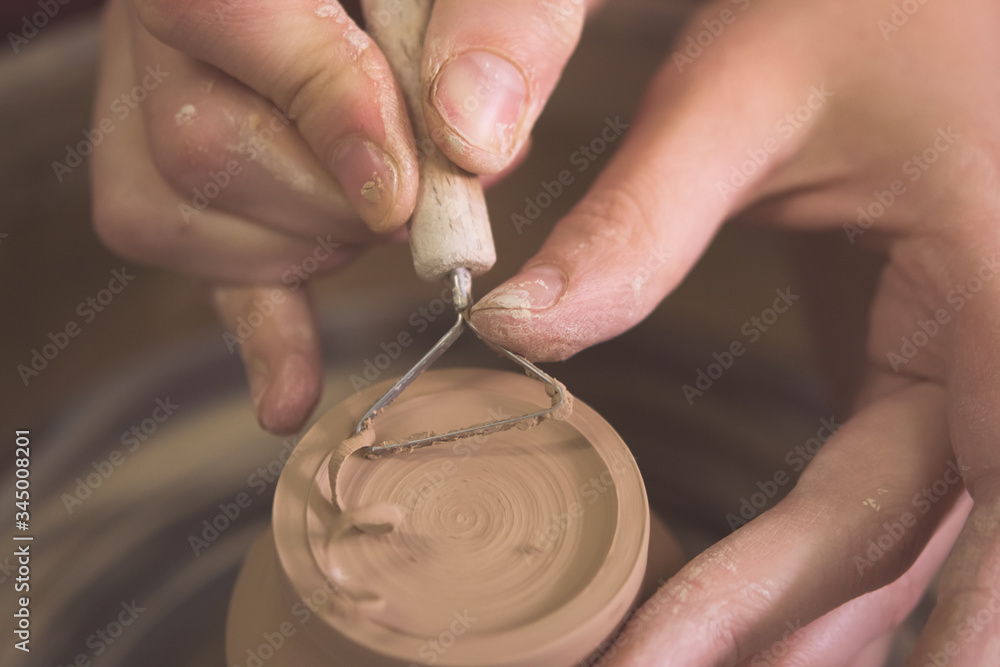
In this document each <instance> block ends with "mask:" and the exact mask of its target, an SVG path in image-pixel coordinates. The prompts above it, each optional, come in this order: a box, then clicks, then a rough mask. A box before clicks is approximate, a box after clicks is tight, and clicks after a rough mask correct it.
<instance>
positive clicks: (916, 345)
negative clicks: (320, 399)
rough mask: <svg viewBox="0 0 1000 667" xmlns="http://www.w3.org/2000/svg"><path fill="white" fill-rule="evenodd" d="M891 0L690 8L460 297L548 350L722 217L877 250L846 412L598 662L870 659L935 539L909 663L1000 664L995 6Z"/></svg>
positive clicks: (621, 320) (594, 333)
mask: <svg viewBox="0 0 1000 667" xmlns="http://www.w3.org/2000/svg"><path fill="white" fill-rule="evenodd" d="M902 4H906V3H899V2H897V0H817V1H816V2H807V3H804V2H792V1H790V0H753V1H752V2H751V0H716V1H714V2H710V3H707V4H705V5H702V6H701V7H700V9H699V12H698V14H697V15H696V16H695V17H694V19H693V20H692V21H691V23H690V27H689V30H688V31H687V33H686V34H683V35H681V37H680V39H679V41H678V43H677V47H676V49H677V51H676V52H675V55H680V56H681V58H680V59H678V58H676V57H675V58H672V59H668V61H667V62H666V64H665V65H664V68H663V70H662V72H661V73H660V74H659V75H658V76H657V77H656V79H655V80H654V81H653V83H652V85H651V87H650V91H649V93H648V95H647V98H646V101H645V104H644V107H643V109H642V110H641V112H640V114H639V116H638V117H637V118H636V119H635V121H634V122H633V126H632V128H631V129H630V131H629V134H628V136H627V137H625V139H624V140H623V143H622V146H621V148H620V150H619V151H618V153H617V154H616V155H615V157H614V158H613V160H612V161H611V162H610V163H609V164H608V166H607V167H606V169H605V170H604V172H603V173H602V174H601V175H600V177H599V178H598V180H597V181H596V183H595V184H594V186H593V187H592V189H591V191H590V192H588V193H587V195H586V196H585V198H584V199H583V200H582V201H581V202H579V203H578V204H577V205H576V206H575V207H574V208H573V209H572V210H571V211H570V212H569V214H568V215H567V216H566V217H565V218H563V219H562V220H560V221H559V222H558V223H557V224H556V226H555V228H554V230H553V231H552V233H551V235H550V236H549V238H548V240H547V241H546V242H545V244H544V245H543V247H542V248H541V250H540V252H539V253H538V254H537V255H536V256H535V257H534V258H532V259H531V260H529V262H528V263H527V264H526V268H525V269H524V270H523V272H522V273H521V274H519V275H518V276H516V277H514V278H513V279H511V280H510V281H508V282H507V283H505V284H504V285H502V286H500V287H499V288H497V290H495V291H494V292H492V293H490V294H489V295H487V296H486V297H484V298H483V299H482V300H481V301H480V302H479V303H478V304H477V305H476V307H475V312H474V314H473V318H474V320H475V323H476V325H477V326H478V327H479V328H480V329H482V330H483V331H484V332H485V333H486V334H487V335H489V336H491V337H492V338H494V339H495V340H497V341H498V342H500V343H501V344H503V345H505V346H507V347H509V348H511V349H514V350H516V351H518V352H521V353H522V354H525V355H526V356H528V357H530V358H533V359H536V360H542V361H544V360H555V359H564V358H567V357H569V356H571V355H572V354H574V353H576V352H577V351H579V350H581V349H583V348H586V347H588V346H590V345H593V344H595V343H598V342H601V341H603V340H607V339H608V338H611V337H613V336H616V335H618V334H619V333H621V332H623V331H625V330H626V329H628V328H630V327H632V326H634V325H635V324H637V323H638V322H639V321H641V320H642V319H643V318H644V317H645V316H646V315H648V314H649V312H650V311H651V310H652V309H653V308H655V307H656V305H657V304H658V303H659V302H660V301H661V300H662V299H663V298H664V297H665V296H666V295H667V294H669V293H670V292H671V291H672V290H673V289H674V288H675V287H676V286H677V285H678V284H679V283H680V282H681V280H682V279H683V278H684V276H685V275H686V274H687V272H688V271H689V270H690V268H691V266H692V265H693V264H694V263H695V261H696V260H697V259H698V258H699V256H700V255H701V254H702V252H703V251H704V248H705V247H706V246H707V245H708V243H709V242H710V240H711V238H712V236H713V235H714V233H715V232H716V230H717V229H718V227H719V226H720V225H721V224H722V223H723V221H725V220H726V219H729V218H739V219H743V220H754V221H763V222H774V223H778V224H781V225H784V226H785V227H789V228H797V229H804V230H822V229H838V230H839V229H841V228H843V229H844V232H845V238H844V241H843V242H844V243H845V244H850V245H854V247H858V246H859V245H861V244H864V245H867V246H870V247H871V248H874V249H877V250H882V251H885V253H886V255H887V263H886V266H885V268H884V270H883V273H882V277H881V282H880V285H879V289H878V291H877V293H876V295H875V298H874V301H873V303H872V304H871V325H870V331H869V338H868V365H869V368H870V371H869V372H870V376H869V380H868V381H867V383H866V385H865V387H864V389H863V392H862V394H861V396H860V398H859V402H858V410H857V412H856V414H855V415H854V416H853V417H852V418H851V419H850V420H849V421H848V423H847V424H846V425H845V426H844V427H843V428H841V429H840V430H839V431H838V432H837V433H836V435H835V436H833V437H832V438H831V439H830V440H829V441H828V442H827V443H826V444H825V445H824V447H823V449H822V450H821V451H820V453H819V454H818V455H817V456H816V458H815V459H814V460H813V462H812V463H811V464H810V466H809V467H808V468H807V469H806V471H805V472H804V474H803V475H802V477H801V479H800V480H799V482H798V485H797V486H796V487H795V489H794V490H793V491H792V492H791V494H790V495H789V496H788V497H787V498H785V499H784V500H783V501H782V502H780V503H779V504H778V505H777V506H776V507H775V508H774V509H772V510H771V511H769V512H766V513H764V514H762V515H761V516H759V517H757V518H756V519H754V520H753V521H752V522H750V523H749V524H748V525H746V526H744V527H743V528H741V529H739V530H738V531H737V532H735V533H733V534H732V535H730V536H729V537H727V538H726V539H724V540H722V541H721V542H719V543H718V544H716V545H715V546H713V547H711V548H710V549H708V550H707V551H706V552H705V553H703V554H701V555H700V556H698V557H697V558H695V559H694V560H693V561H692V562H691V563H689V564H688V565H687V566H686V567H685V568H684V569H682V570H681V572H680V573H679V574H678V575H677V576H675V577H673V578H672V579H670V580H669V581H668V582H667V583H666V585H665V586H664V587H663V588H662V589H661V590H660V591H659V592H658V593H657V594H656V595H655V596H654V597H653V599H652V600H651V601H649V602H647V604H646V605H645V607H644V608H643V609H642V610H640V612H639V614H637V616H636V617H635V618H634V619H633V621H632V622H631V623H630V624H629V625H628V626H626V628H625V630H624V631H623V633H622V635H621V641H620V642H619V643H618V644H617V645H616V650H615V654H614V655H609V656H608V662H607V664H608V665H619V666H620V665H667V666H678V667H680V666H683V667H689V666H690V667H696V666H701V665H734V664H750V665H751V666H754V667H755V666H756V665H775V664H780V665H806V664H807V665H810V667H821V666H824V665H829V666H831V667H832V666H834V665H836V666H840V665H844V664H852V665H874V664H880V661H881V660H882V659H883V658H884V651H885V643H886V637H888V636H889V635H890V634H891V633H892V632H893V631H894V630H895V628H896V627H897V626H898V624H899V623H901V622H902V620H903V619H904V618H905V617H906V616H907V615H908V613H909V612H910V610H911V609H912V608H913V607H914V605H915V604H916V602H917V600H918V599H919V597H920V595H921V594H922V592H923V590H924V589H925V587H926V586H927V584H928V582H929V580H930V578H931V577H932V576H933V575H934V573H935V572H936V571H937V569H938V567H939V566H940V564H941V563H942V562H943V561H944V559H945V558H946V557H948V553H949V550H951V548H952V545H953V544H954V549H953V551H952V552H951V555H950V557H948V562H947V564H946V565H945V567H944V570H943V575H942V579H941V585H940V589H939V597H938V602H937V606H936V608H935V611H934V613H933V615H932V616H931V619H930V621H929V623H928V624H927V626H926V628H925V629H924V633H923V636H922V638H921V640H920V642H919V644H918V646H917V648H916V650H915V651H914V654H913V656H912V657H911V662H910V664H911V665H914V666H920V665H924V664H926V663H927V662H928V661H930V662H931V664H934V663H933V661H934V660H938V661H939V662H940V661H941V660H945V661H946V662H945V663H944V664H947V665H949V667H982V666H983V665H996V664H1000V540H998V539H997V538H998V536H1000V447H998V443H997V440H998V434H1000V344H998V343H1000V340H998V334H1000V280H997V279H995V276H996V274H997V273H1000V271H998V266H997V262H998V260H1000V237H998V235H997V229H998V227H997V220H998V217H1000V196H998V192H1000V186H998V183H1000V148H998V147H1000V116H998V115H997V113H996V109H997V108H1000V79H998V78H997V75H996V64H997V63H998V62H1000V7H998V5H997V4H996V3H995V2H992V1H990V0H956V1H955V2H951V3H933V2H929V3H918V2H912V3H909V4H908V5H907V6H913V7H915V10H914V11H913V12H911V13H909V14H907V13H905V12H903V13H901V14H899V13H900V12H901V11H902V10H900V9H899V7H898V5H902ZM897 14H899V15H897ZM709 26H712V27H711V29H710V28H709ZM702 33H704V34H702ZM705 35H707V36H708V37H707V38H705ZM689 40H690V41H689ZM696 40H701V44H702V46H701V47H700V49H688V50H686V48H687V45H689V44H691V43H695V44H698V42H697V41H696ZM690 54H694V55H690ZM685 56H686V57H687V60H684V57H685ZM855 244H856V245H855ZM822 269H823V270H824V271H825V273H826V277H827V279H828V280H831V281H836V280H838V276H840V275H842V273H843V272H846V271H850V270H851V267H850V266H825V267H822ZM679 398H680V397H679ZM963 487H964V488H967V489H968V493H969V495H970V496H971V499H972V500H973V501H974V507H973V508H972V510H971V514H970V515H969V517H968V520H967V521H966V520H965V517H966V514H967V513H968V512H969V508H970V501H969V497H968V496H966V495H964V494H965V491H964V488H963ZM956 535H957V541H956ZM872 545H875V546H872ZM800 626H801V628H802V630H801V631H796V632H794V633H793V632H792V631H791V630H790V628H798V627H800ZM768 651H769V652H768ZM935 656H937V657H935ZM940 656H944V657H940Z"/></svg>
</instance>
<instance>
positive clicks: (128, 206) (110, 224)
mask: <svg viewBox="0 0 1000 667" xmlns="http://www.w3.org/2000/svg"><path fill="white" fill-rule="evenodd" d="M145 213H146V212H144V211H141V210H140V207H138V206H135V205H134V203H133V200H131V198H130V197H129V196H128V195H127V194H126V195H124V196H121V197H115V196H108V195H107V193H103V194H102V193H95V195H94V208H93V224H94V231H95V233H96V234H97V238H98V239H100V241H101V243H103V244H104V245H105V246H106V247H107V248H108V249H109V250H111V251H112V252H114V253H115V254H117V255H120V256H121V257H124V258H125V259H128V260H132V261H135V262H140V263H146V264H158V263H160V260H161V259H162V244H161V243H159V238H158V236H159V235H157V234H154V233H153V230H152V229H151V226H150V223H149V222H146V220H147V217H146V214H145Z"/></svg>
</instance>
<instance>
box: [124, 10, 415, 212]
mask: <svg viewBox="0 0 1000 667" xmlns="http://www.w3.org/2000/svg"><path fill="white" fill-rule="evenodd" d="M136 7H137V9H138V11H139V18H140V20H141V21H142V23H143V25H145V26H146V28H147V29H148V30H149V31H150V32H151V33H152V34H153V35H154V36H156V37H157V38H158V39H160V40H161V41H163V42H164V43H165V44H167V45H169V46H172V47H173V48H175V49H177V50H179V51H182V52H183V53H186V54H188V55H190V56H192V57H194V58H198V59H200V60H203V61H205V62H207V63H210V64H212V65H214V66H216V67H218V68H219V69H221V70H222V71H224V72H226V73H227V74H229V75H230V76H232V77H234V78H235V79H237V80H238V81H242V82H243V83H245V84H246V85H248V86H249V87H250V88H252V89H253V90H255V91H256V92H258V93H259V94H261V95H263V96H264V97H265V98H267V99H269V100H271V101H272V102H274V103H275V104H276V105H277V106H278V108H279V109H281V110H282V112H284V113H285V114H286V115H287V116H288V117H289V118H291V119H292V120H293V121H295V123H296V125H297V127H298V129H299V130H300V132H301V133H302V136H303V137H304V138H305V140H306V141H307V142H308V144H309V146H310V147H311V149H312V150H313V152H314V153H315V154H316V156H317V157H318V159H319V161H320V163H321V164H322V165H323V166H324V167H325V168H326V169H328V170H330V173H331V174H333V176H334V177H335V178H336V179H337V180H338V181H339V183H340V184H341V186H342V188H343V190H344V192H345V194H346V195H347V197H348V199H350V201H351V202H352V203H353V204H354V207H355V209H356V210H357V211H358V213H359V214H360V215H361V217H362V218H363V219H364V220H365V221H366V222H367V223H368V224H369V226H371V227H372V229H374V230H376V231H387V230H390V229H395V228H396V227H399V226H400V225H402V224H403V223H404V222H405V221H406V220H407V218H409V216H410V213H411V212H412V210H413V204H414V200H415V197H416V187H417V161H416V149H415V145H414V141H413V134H412V131H411V130H410V126H409V120H408V118H407V114H406V110H405V106H404V104H403V101H402V97H401V96H400V93H399V90H398V89H397V87H396V85H395V81H394V80H393V77H392V73H391V71H390V69H389V66H388V64H387V63H386V60H385V58H384V57H383V56H382V54H381V52H380V51H379V50H378V48H376V47H375V44H374V42H372V40H371V38H370V37H369V36H368V35H366V34H365V33H364V32H363V31H362V30H361V29H360V28H358V26H357V25H356V24H355V23H354V21H353V20H352V19H351V18H350V17H349V16H348V15H347V13H346V12H345V11H344V10H343V8H342V7H341V6H340V5H339V4H337V3H336V2H334V1H333V0H330V1H329V2H319V3H317V2H316V1H315V0H290V1H289V2H284V3H282V4H281V6H280V7H276V6H275V5H274V4H273V3H271V2H267V1H266V0H248V1H247V2H236V1H235V0H219V1H218V2H209V1H207V0H136ZM247 131H250V132H252V131H253V130H252V128H249V127H248V128H247Z"/></svg>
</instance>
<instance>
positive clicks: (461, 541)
mask: <svg viewBox="0 0 1000 667" xmlns="http://www.w3.org/2000/svg"><path fill="white" fill-rule="evenodd" d="M384 388H385V387H384V386H377V387H370V388H368V389H366V390H365V391H363V392H361V393H359V394H357V395H355V396H353V397H352V398H351V399H349V400H347V401H345V402H344V403H342V404H340V405H339V406H337V408H335V409H334V410H332V411H331V412H329V413H327V415H325V416H324V417H322V418H321V419H320V420H319V422H317V424H316V426H314V427H313V429H312V430H310V432H309V433H308V434H306V436H305V437H304V438H303V440H302V442H301V443H300V444H299V446H298V448H297V450H296V453H295V454H294V455H293V457H292V458H291V459H290V460H289V462H288V464H287V465H286V468H285V471H284V473H283V475H282V478H281V480H280V482H279V485H278V489H277V492H276V497H275V507H274V527H275V543H276V547H277V553H278V556H279V560H280V562H281V564H282V569H283V570H284V571H285V573H286V574H287V575H288V576H289V579H290V581H291V583H292V586H293V588H294V590H295V591H296V592H297V593H298V594H299V595H300V596H301V597H304V598H308V597H309V596H310V595H311V593H312V592H314V591H316V590H317V589H320V588H324V587H325V588H326V590H332V591H333V594H332V595H331V596H330V599H329V602H328V603H327V604H326V605H325V606H324V607H323V609H322V610H321V611H320V614H321V615H322V616H323V618H324V619H325V620H326V622H327V624H328V625H329V627H331V628H333V629H334V630H335V632H333V633H331V634H332V635H341V640H343V638H344V637H347V638H350V641H352V642H354V643H356V644H359V645H362V646H367V647H369V648H373V649H375V650H377V651H378V652H379V653H383V654H385V657H386V658H387V659H388V660H389V662H387V663H386V664H395V663H394V662H392V661H393V660H394V659H398V660H399V661H401V664H409V663H411V662H414V661H417V662H423V661H424V660H426V659H428V657H429V653H430V652H433V653H435V656H434V658H435V662H437V664H461V665H490V664H505V665H506V664H527V663H534V664H538V663H537V662H536V661H538V660H546V661H547V662H546V664H571V663H572V662H575V661H577V660H579V659H582V658H584V657H585V656H586V655H587V654H588V653H589V652H590V651H591V650H592V649H593V648H594V647H596V645H597V644H598V643H600V642H601V641H602V640H603V639H604V638H605V637H606V636H607V635H608V634H610V633H611V632H613V631H614V629H615V627H616V626H617V624H618V623H619V622H620V621H621V619H622V616H623V615H624V613H625V612H626V610H627V608H628V606H629V605H630V604H631V603H632V601H633V599H634V597H635V594H636V591H637V590H638V586H639V583H640V579H641V577H642V574H643V571H644V568H645V559H646V543H647V539H648V531H649V527H648V526H649V519H648V509H647V504H646V495H645V491H644V489H643V485H642V480H641V478H640V476H639V472H638V469H637V467H636V465H635V461H634V460H633V459H632V456H631V454H630V453H629V451H628V449H627V447H626V446H625V444H624V443H623V442H622V441H621V439H620V438H619V437H618V436H617V434H615V432H614V431H613V430H612V429H611V427H610V426H609V425H608V424H607V423H606V422H605V421H604V420H603V419H602V418H600V417H599V416H598V415H597V414H596V413H595V412H594V411H593V410H591V409H590V408H588V407H587V406H586V405H583V404H580V403H577V405H576V406H575V407H574V411H573V414H572V416H571V417H570V418H569V420H567V421H564V422H556V421H548V422H544V423H542V424H541V425H539V426H536V427H535V428H532V429H528V430H525V431H522V430H518V429H514V430H511V431H505V432H501V433H494V434H491V435H489V436H484V437H480V438H475V439H466V440H459V441H456V442H453V443H444V444H439V445H436V446H432V447H429V448H426V449H421V450H416V451H413V452H409V453H405V454H397V455H393V456H388V457H384V458H381V459H378V460H373V461H372V460H366V459H364V458H362V457H361V456H360V455H359V454H352V455H350V456H347V457H346V459H345V460H344V461H343V463H342V465H341V466H340V471H339V474H338V475H337V477H336V481H337V486H338V488H337V490H336V493H337V496H338V498H339V506H338V505H334V504H333V502H332V494H331V489H330V483H329V478H328V475H327V465H328V463H329V460H330V456H331V452H332V451H335V450H336V449H337V447H338V446H340V445H341V442H342V441H343V440H344V439H345V437H346V436H348V435H350V434H351V433H352V431H353V425H354V422H355V420H356V419H357V418H358V416H359V415H361V414H362V413H363V412H364V410H365V409H366V408H367V407H368V405H370V404H371V402H372V401H373V400H374V398H376V397H377V396H378V395H379V394H380V393H381V391H382V390H384ZM548 402H549V399H548V397H547V396H546V395H545V392H544V389H543V387H542V385H540V384H539V383H538V382H536V381H534V380H532V379H530V378H527V377H525V376H522V375H517V374H514V373H503V372H497V371H486V370H452V371H435V372H431V373H427V374H425V375H424V376H422V377H421V378H420V379H419V380H418V381H417V382H416V383H415V384H414V385H413V386H411V387H410V388H409V389H408V390H407V391H406V392H404V393H403V395H402V396H401V397H400V398H399V399H398V400H397V402H396V403H394V404H393V405H392V406H390V408H388V409H387V410H386V411H385V413H384V414H382V415H380V416H379V417H378V418H376V420H375V423H374V430H375V432H376V436H377V437H378V438H379V439H396V438H406V437H407V436H409V435H411V434H413V433H415V432H418V431H428V430H430V431H436V432H442V431H444V430H446V429H452V428H455V427H459V426H467V425H469V424H472V423H480V422H483V421H488V420H491V419H496V418H499V417H502V416H514V415H519V414H524V413H526V412H533V411H535V410H537V409H538V408H539V407H540V406H546V405H548ZM356 446H358V445H355V447H356ZM335 455H336V454H335ZM341 508H342V511H341ZM435 639H443V640H444V639H446V640H447V643H448V646H447V647H446V650H443V649H442V650H440V651H439V648H440V647H441V644H440V642H438V643H434V644H433V645H431V644H429V643H428V642H429V641H430V640H435ZM336 643H337V641H333V642H332V644H331V652H336V651H337V649H336V647H335V646H334V645H335V644H336ZM431 646H433V647H434V648H430V647H431Z"/></svg>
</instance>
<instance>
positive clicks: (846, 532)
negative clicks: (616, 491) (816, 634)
mask: <svg viewBox="0 0 1000 667" xmlns="http://www.w3.org/2000/svg"><path fill="white" fill-rule="evenodd" d="M949 454H950V449H949V446H948V438H947V430H946V422H945V418H944V406H943V392H942V390H941V388H940V387H936V386H933V385H929V384H919V385H913V386H911V387H909V388H907V389H904V390H901V391H898V392H896V393H895V394H893V395H891V396H888V397H885V398H883V399H882V400H880V401H879V402H877V403H875V404H872V405H870V406H869V407H867V408H865V409H864V410H862V411H861V412H860V413H859V414H858V415H857V416H856V417H854V418H852V419H851V420H850V421H849V422H848V423H847V424H846V425H844V426H843V427H842V428H840V429H839V430H838V431H837V433H836V434H835V435H834V436H833V437H832V438H831V439H830V440H828V442H827V443H826V444H825V445H824V447H823V449H822V450H820V451H819V453H818V454H817V455H816V457H815V459H814V460H813V461H812V463H810V465H809V466H808V467H807V468H806V469H805V471H804V472H803V474H802V477H801V478H800V480H799V482H798V484H797V485H796V487H795V488H794V489H793V491H792V492H791V493H790V494H789V495H788V497H787V498H785V499H784V500H783V501H782V502H780V503H779V504H778V505H777V506H776V507H775V508H774V509H772V510H770V511H768V512H765V513H764V514H762V515H761V516H759V517H757V518H756V519H754V520H753V521H752V522H750V523H749V524H747V525H746V526H744V527H742V528H740V529H739V530H737V531H736V532H735V533H733V534H732V535H730V536H729V537H727V538H725V539H724V540H722V541H721V542H719V543H718V544H716V545H714V546H713V547H710V548H709V549H708V550H707V551H706V552H705V553H703V554H701V555H700V556H698V557H697V558H695V559H694V560H693V561H692V562H691V563H689V564H688V565H687V566H685V567H684V569H682V570H681V571H680V573H678V575H677V576H675V577H673V578H672V579H670V580H669V581H668V582H667V583H666V584H665V585H664V586H663V587H662V588H661V589H660V591H659V592H658V593H657V595H656V596H654V598H653V600H651V601H650V602H649V603H647V605H646V608H645V610H644V611H643V612H642V613H640V614H637V615H636V617H635V618H634V619H633V621H632V626H633V627H632V628H631V629H630V628H629V627H626V629H625V632H627V633H628V632H631V634H630V636H629V641H628V642H627V644H626V645H625V648H624V651H623V656H622V659H621V660H620V661H619V662H616V663H614V664H616V665H645V664H670V665H674V664H676V665H701V664H734V663H737V662H738V661H739V660H743V659H746V658H748V657H750V656H752V655H754V654H755V653H757V652H758V651H761V650H762V649H765V648H767V647H768V646H770V645H771V644H772V643H773V642H775V641H776V640H780V638H781V637H782V635H783V634H784V633H786V632H788V630H789V627H788V625H787V624H789V623H791V624H793V625H796V624H799V625H807V624H809V623H810V622H812V621H813V620H814V619H816V618H819V617H820V616H822V615H824V614H825V613H827V612H829V611H830V610H832V609H834V608H836V607H838V606H840V605H842V604H843V603H845V602H847V601H848V600H850V599H853V598H854V597H857V596H859V595H862V594H864V593H867V592H870V591H873V590H876V589H878V588H880V587H882V586H884V585H886V584H888V583H890V582H892V581H894V580H896V579H897V578H899V577H900V576H901V575H903V573H905V572H906V571H907V570H908V569H910V567H911V566H912V565H913V563H914V561H915V560H916V559H917V556H918V555H919V554H920V553H921V551H923V549H924V548H925V546H926V544H927V542H928V540H929V539H930V537H931V535H932V534H933V533H934V531H935V530H936V529H937V526H938V524H939V523H940V522H941V520H942V519H943V517H944V515H945V514H946V513H947V511H948V509H949V508H950V506H951V505H952V504H953V502H954V500H955V499H956V498H957V496H958V495H959V493H960V491H961V488H962V484H961V479H960V478H959V477H958V476H957V473H956V472H955V470H954V463H953V462H949V461H948V457H949ZM949 464H950V465H949ZM942 480H943V481H942ZM939 481H940V482H941V484H942V485H943V486H944V488H943V489H940V491H941V492H940V493H937V492H935V491H932V490H931V489H933V488H934V487H935V485H937V484H938V482H939ZM925 490H926V494H927V495H925Z"/></svg>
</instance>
